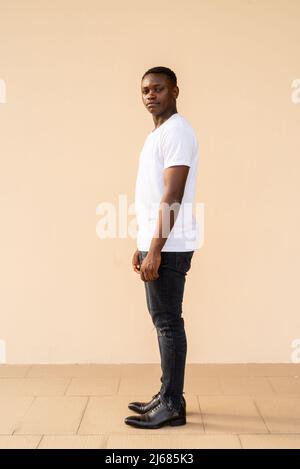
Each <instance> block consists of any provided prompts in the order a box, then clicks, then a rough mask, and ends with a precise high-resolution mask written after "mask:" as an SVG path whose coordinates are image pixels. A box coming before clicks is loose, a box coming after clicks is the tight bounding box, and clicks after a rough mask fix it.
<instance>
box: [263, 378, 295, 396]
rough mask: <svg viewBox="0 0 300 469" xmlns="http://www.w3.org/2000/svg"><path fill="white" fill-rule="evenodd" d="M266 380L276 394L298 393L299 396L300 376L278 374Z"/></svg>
mask: <svg viewBox="0 0 300 469" xmlns="http://www.w3.org/2000/svg"><path fill="white" fill-rule="evenodd" d="M268 380H269V382H270V383H271V385H272V387H273V389H274V390H275V392H276V393H277V394H298V395H299V397H300V377H293V376H284V377H282V376H281V377H279V376H278V377H270V378H268Z"/></svg>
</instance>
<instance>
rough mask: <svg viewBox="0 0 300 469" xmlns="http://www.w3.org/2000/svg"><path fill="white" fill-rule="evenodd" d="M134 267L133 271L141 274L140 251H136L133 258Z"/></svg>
mask: <svg viewBox="0 0 300 469" xmlns="http://www.w3.org/2000/svg"><path fill="white" fill-rule="evenodd" d="M132 267H133V270H134V271H135V272H136V273H137V274H140V273H141V272H140V268H141V266H140V259H139V250H138V249H137V250H136V251H135V253H134V254H133V258H132Z"/></svg>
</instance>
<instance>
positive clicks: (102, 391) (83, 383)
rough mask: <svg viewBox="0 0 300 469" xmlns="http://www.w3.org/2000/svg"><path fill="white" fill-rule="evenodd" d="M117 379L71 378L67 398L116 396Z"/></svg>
mask: <svg viewBox="0 0 300 469" xmlns="http://www.w3.org/2000/svg"><path fill="white" fill-rule="evenodd" d="M118 385H119V378H110V377H108V378H72V380H71V383H70V385H69V387H68V389H67V391H66V395H67V396H99V395H100V396H104V395H112V394H116V393H117V391H118Z"/></svg>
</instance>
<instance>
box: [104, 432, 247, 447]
mask: <svg viewBox="0 0 300 469" xmlns="http://www.w3.org/2000/svg"><path fill="white" fill-rule="evenodd" d="M107 448H109V449H115V448H118V449H127V448H130V449H154V448H155V449H164V448H165V449H168V448H170V449H185V448H187V449H216V448H220V449H229V448H232V449H240V448H241V445H240V442H239V439H238V437H237V436H236V435H201V434H200V435H191V434H187V433H182V434H180V435H179V434H176V435H174V434H173V433H172V432H171V431H170V432H169V434H165V435H162V434H161V433H159V434H150V435H149V434H148V433H147V434H144V433H143V434H141V435H137V434H135V435H128V434H125V435H124V434H119V433H112V434H111V435H110V436H109V438H108V442H107Z"/></svg>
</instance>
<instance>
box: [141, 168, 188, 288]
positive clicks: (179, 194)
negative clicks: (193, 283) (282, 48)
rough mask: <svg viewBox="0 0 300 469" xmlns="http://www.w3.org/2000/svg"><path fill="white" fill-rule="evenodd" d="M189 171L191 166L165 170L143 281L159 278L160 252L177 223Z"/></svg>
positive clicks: (143, 268)
mask: <svg viewBox="0 0 300 469" xmlns="http://www.w3.org/2000/svg"><path fill="white" fill-rule="evenodd" d="M189 169H190V167H189V166H185V165H178V166H170V167H168V168H166V169H165V170H164V193H163V196H162V199H161V201H160V206H159V214H158V221H157V226H156V230H155V233H154V236H153V238H152V241H151V244H150V248H149V251H148V254H147V256H146V258H145V259H144V262H143V264H142V266H141V279H142V280H144V281H149V280H155V279H157V278H158V277H159V276H158V274H157V271H158V268H159V266H160V261H161V254H160V252H161V250H162V248H163V246H164V245H165V242H166V241H167V239H168V236H169V234H170V232H171V231H172V228H173V226H174V224H175V222H176V219H177V216H178V212H179V209H180V205H181V201H182V198H183V195H184V189H185V183H186V180H187V176H188V172H189ZM172 204H174V207H172ZM170 207H171V210H170ZM174 208H175V209H174Z"/></svg>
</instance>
